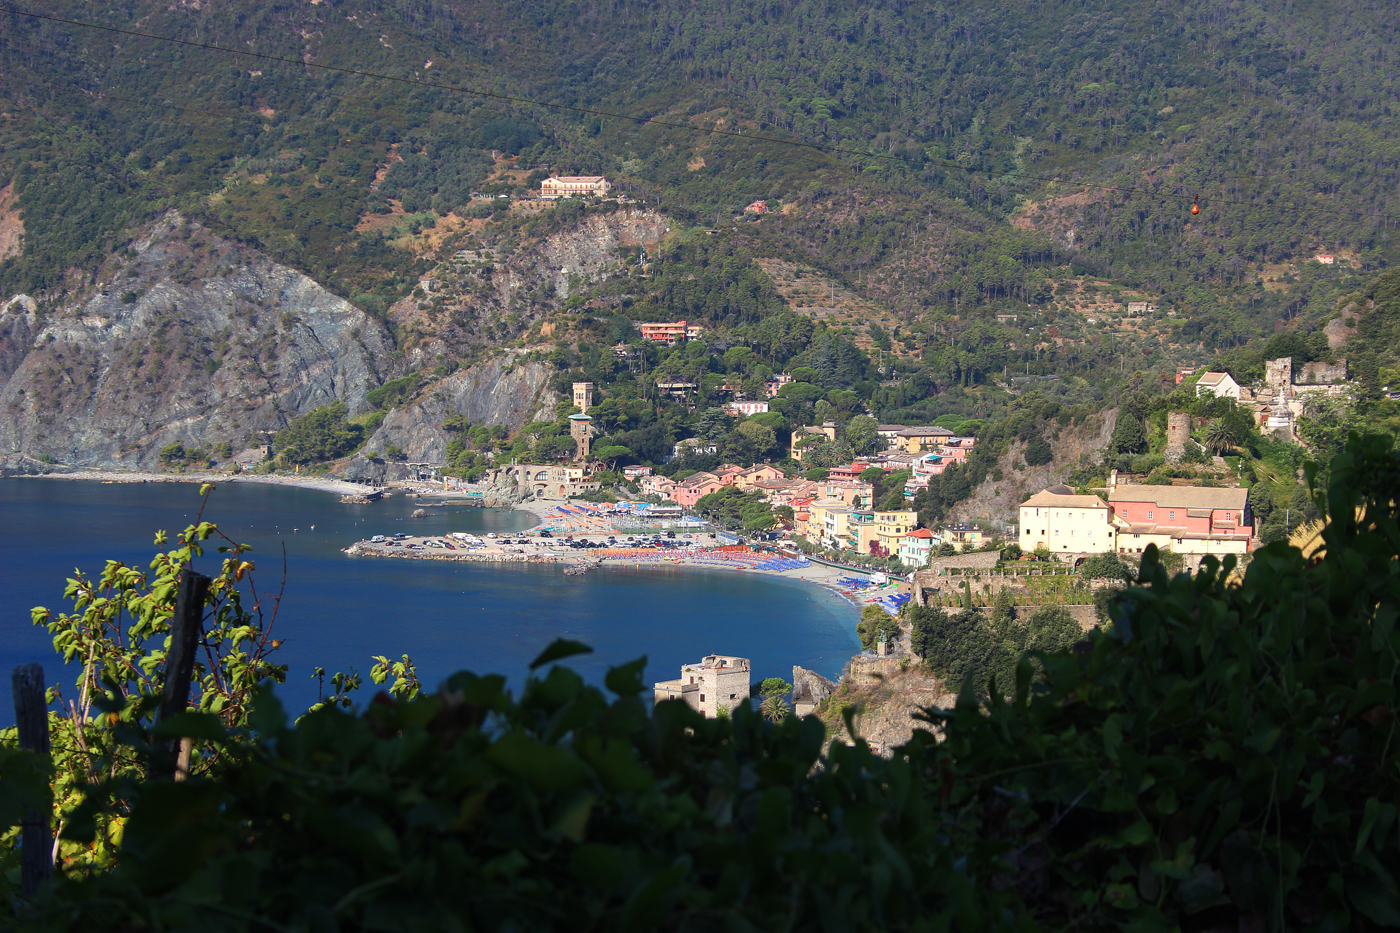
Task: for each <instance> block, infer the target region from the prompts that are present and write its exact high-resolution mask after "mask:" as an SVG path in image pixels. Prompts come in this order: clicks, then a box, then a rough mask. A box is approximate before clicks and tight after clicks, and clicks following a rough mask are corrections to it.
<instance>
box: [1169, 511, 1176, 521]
mask: <svg viewBox="0 0 1400 933" xmlns="http://www.w3.org/2000/svg"><path fill="white" fill-rule="evenodd" d="M1167 518H1170V519H1171V520H1172V521H1176V513H1175V512H1168V513H1167Z"/></svg>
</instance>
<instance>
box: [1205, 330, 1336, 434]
mask: <svg viewBox="0 0 1400 933" xmlns="http://www.w3.org/2000/svg"><path fill="white" fill-rule="evenodd" d="M1331 336H1332V335H1331V334H1329V335H1328V338H1329V341H1330V340H1331ZM1190 375H1192V374H1191V373H1190V372H1189V371H1187V372H1185V373H1178V374H1177V380H1178V382H1180V381H1182V379H1183V376H1185V377H1189V376H1190ZM1349 389H1350V386H1349V383H1348V381H1347V363H1346V360H1342V361H1340V362H1337V363H1322V362H1313V363H1304V364H1302V365H1301V366H1298V367H1297V368H1296V369H1295V367H1294V366H1293V358H1292V357H1290V356H1285V357H1280V358H1279V359H1276V360H1269V361H1268V362H1266V363H1265V364H1264V384H1263V385H1261V386H1242V385H1240V384H1239V383H1238V382H1236V381H1235V379H1234V377H1233V376H1231V375H1230V374H1229V373H1224V372H1208V373H1204V374H1203V375H1202V376H1201V377H1200V378H1199V379H1197V380H1196V395H1197V397H1201V396H1205V395H1214V396H1216V397H1217V398H1228V399H1232V400H1233V401H1234V402H1235V403H1236V404H1238V405H1239V406H1240V407H1241V408H1243V409H1244V410H1246V411H1248V412H1249V413H1250V415H1251V416H1252V417H1253V418H1254V420H1255V423H1256V424H1258V425H1259V429H1260V430H1261V431H1264V432H1265V433H1267V434H1272V435H1274V436H1275V437H1279V438H1281V439H1283V440H1295V439H1296V438H1295V436H1294V425H1295V424H1296V423H1297V419H1298V418H1299V417H1301V416H1302V414H1303V404H1304V403H1305V402H1306V401H1307V399H1308V398H1310V397H1315V396H1332V395H1345V394H1347V392H1348V391H1349Z"/></svg>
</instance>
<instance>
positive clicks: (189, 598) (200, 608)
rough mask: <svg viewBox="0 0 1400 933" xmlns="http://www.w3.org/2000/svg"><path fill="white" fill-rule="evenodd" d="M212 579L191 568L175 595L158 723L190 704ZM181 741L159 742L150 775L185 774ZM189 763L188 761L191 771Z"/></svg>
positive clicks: (181, 578) (154, 751)
mask: <svg viewBox="0 0 1400 933" xmlns="http://www.w3.org/2000/svg"><path fill="white" fill-rule="evenodd" d="M210 582H211V581H210V579H209V578H208V577H206V576H205V575H204V574H202V573H195V572H194V571H193V570H191V569H189V568H188V567H186V568H185V572H184V573H183V574H182V575H181V576H180V588H179V590H178V591H177V592H176V594H175V616H174V618H172V619H171V620H170V652H169V653H168V654H167V655H166V656H165V690H164V692H163V693H162V694H161V699H160V712H159V715H158V717H157V719H156V721H157V722H164V721H165V720H166V719H168V718H170V717H171V716H174V715H175V714H177V713H182V712H184V711H185V709H186V708H187V707H188V706H189V703H190V680H191V679H192V678H193V677H194V657H195V652H196V651H197V650H198V648H199V639H200V637H201V636H202V635H203V634H204V629H203V620H204V598H205V597H206V596H207V595H208V594H209V584H210ZM180 744H181V743H180V741H179V740H178V739H167V740H162V741H160V742H157V743H156V745H155V747H154V748H153V750H152V755H151V761H150V762H149V764H148V766H147V773H148V774H149V775H150V776H151V777H153V778H155V777H174V776H175V775H176V773H177V772H178V771H180V770H181V768H180V763H179V761H178V758H177V755H178V752H179V750H180ZM188 765H189V759H188V757H186V759H185V770H188Z"/></svg>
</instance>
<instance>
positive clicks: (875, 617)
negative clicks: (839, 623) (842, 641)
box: [856, 603, 899, 651]
mask: <svg viewBox="0 0 1400 933" xmlns="http://www.w3.org/2000/svg"><path fill="white" fill-rule="evenodd" d="M856 634H857V635H858V636H860V646H861V647H862V648H864V649H865V650H866V651H869V650H871V649H872V648H874V647H875V646H876V644H878V643H879V641H880V639H881V638H884V639H886V640H887V641H894V640H895V639H896V638H898V637H899V620H897V619H896V618H895V617H894V616H892V615H890V614H889V613H888V612H886V611H885V609H884V608H883V607H881V606H877V605H875V604H873V603H872V604H869V605H867V606H866V607H865V608H864V609H862V610H861V611H860V621H859V622H857V623H856Z"/></svg>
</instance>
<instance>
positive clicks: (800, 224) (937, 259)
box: [0, 0, 1400, 345]
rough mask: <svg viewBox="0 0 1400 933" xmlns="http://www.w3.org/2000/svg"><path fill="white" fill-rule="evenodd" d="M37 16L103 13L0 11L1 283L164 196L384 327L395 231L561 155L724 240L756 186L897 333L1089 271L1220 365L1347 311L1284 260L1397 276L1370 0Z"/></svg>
mask: <svg viewBox="0 0 1400 933" xmlns="http://www.w3.org/2000/svg"><path fill="white" fill-rule="evenodd" d="M46 9H48V10H49V11H50V12H51V13H52V14H53V15H57V16H61V17H63V18H65V19H71V20H75V21H82V22H89V21H90V22H92V23H93V26H95V27H103V28H102V29H99V28H90V27H85V26H75V25H70V24H63V23H57V22H53V21H44V20H36V19H34V18H32V17H26V16H21V15H18V14H5V16H4V19H3V32H0V36H3V45H0V76H3V77H4V78H5V79H6V80H5V82H4V83H3V88H4V90H0V101H2V102H3V118H0V146H3V151H2V152H0V181H8V179H9V178H13V179H14V191H15V192H17V194H16V195H15V197H16V198H17V200H18V204H19V208H20V211H21V214H23V215H29V216H43V217H44V218H45V220H46V223H45V224H43V225H38V226H36V225H34V224H30V227H29V229H28V233H27V236H26V238H25V240H24V243H25V249H24V251H23V252H22V253H21V254H20V255H19V256H17V257H13V258H12V259H10V260H8V261H7V263H6V264H5V265H4V266H3V267H0V290H9V291H11V292H13V291H21V290H22V291H26V292H28V293H30V294H36V295H37V294H38V293H40V292H44V293H47V292H50V291H52V290H60V291H61V290H62V289H64V288H65V287H71V285H72V282H73V276H74V273H75V272H76V270H77V269H79V268H87V267H89V266H91V265H92V264H93V263H95V262H99V261H100V258H101V256H102V254H103V251H104V247H105V246H106V245H108V244H109V243H113V242H115V241H116V239H117V238H119V237H120V234H121V231H122V230H123V229H126V228H128V227H129V226H130V225H131V224H132V223H134V222H140V221H141V220H142V219H143V218H145V217H149V215H150V212H151V211H152V209H153V208H152V205H153V204H163V205H167V206H179V207H180V208H181V209H182V210H184V211H185V212H186V213H187V214H188V215H189V216H192V217H199V218H200V219H202V220H203V221H204V222H206V223H208V224H210V225H211V226H214V227H216V228H217V229H219V230H221V231H225V232H229V233H236V234H237V235H238V236H240V237H244V238H248V239H249V240H251V241H253V242H255V243H257V244H258V245H259V246H260V247H261V248H262V249H264V250H265V251H268V252H269V253H270V254H271V255H272V256H273V257H274V258H276V259H277V260H278V261H281V262H283V263H285V264H288V265H290V266H293V267H295V268H298V269H300V270H302V271H304V272H306V273H308V274H310V275H311V276H312V277H313V278H315V279H317V280H318V281H320V282H322V283H323V284H325V285H326V286H328V287H330V288H331V289H332V290H334V291H337V292H338V293H340V294H343V295H345V296H347V297H348V298H350V299H351V300H354V301H357V302H359V303H361V304H362V305H363V306H365V307H366V308H368V309H370V310H372V311H379V310H382V309H383V308H384V307H386V306H387V305H388V304H391V303H392V302H393V301H396V300H398V299H399V298H402V297H405V296H406V295H407V293H408V292H409V291H411V290H412V288H413V286H414V283H415V282H416V281H417V278H418V276H419V275H420V274H421V273H422V272H424V271H426V269H427V264H426V262H425V260H424V259H423V257H421V256H417V255H415V254H414V252H413V251H412V250H407V249H403V248H401V240H402V237H401V236H400V232H399V231H395V230H394V229H392V227H393V223H394V222H396V221H398V220H401V221H403V223H404V225H405V226H412V225H414V224H415V223H416V224H418V225H419V226H420V227H422V226H427V227H437V228H438V229H440V230H446V229H449V228H451V229H461V228H462V226H463V225H464V224H468V223H470V222H471V221H472V220H473V219H474V218H476V217H477V215H478V214H479V213H480V211H481V210H482V209H483V208H484V207H488V206H487V205H483V204H482V202H480V201H474V200H473V195H474V194H478V195H490V196H494V195H496V194H500V193H507V194H509V193H511V192H513V191H517V190H519V191H524V190H528V188H529V187H530V186H531V185H533V184H535V183H537V181H538V178H539V177H541V176H542V174H543V173H545V172H547V171H561V170H562V171H566V172H567V171H591V172H606V173H608V174H609V176H610V177H612V178H613V179H614V180H615V182H616V183H617V185H618V186H619V189H620V190H622V191H625V192H627V193H629V194H634V195H637V196H641V197H645V198H647V199H648V201H649V202H651V203H653V204H654V205H655V206H658V207H660V208H662V209H663V210H665V211H666V212H668V213H669V214H671V215H673V216H676V217H677V218H678V219H694V220H700V221H703V222H706V223H709V222H711V221H712V220H713V222H715V223H717V224H719V223H721V222H722V221H723V219H724V218H725V217H728V216H730V215H732V214H733V213H734V212H735V211H737V210H738V209H739V208H740V207H742V206H743V205H744V204H747V203H749V202H750V201H751V200H753V199H755V198H769V199H773V201H774V202H775V204H779V205H780V206H781V210H780V211H779V212H778V213H776V214H775V215H773V216H772V217H771V219H770V221H765V224H767V225H769V226H771V228H772V236H773V238H774V241H775V244H776V245H777V246H779V247H781V248H782V249H784V250H786V251H789V252H793V253H794V255H795V256H796V258H801V256H797V255H796V254H802V255H804V256H806V257H809V258H810V259H812V260H815V261H817V262H818V263H819V264H820V265H822V266H823V267H825V268H826V269H828V270H829V271H831V272H834V273H836V274H838V275H840V276H842V277H844V278H845V279H846V280H847V283H848V284H850V285H853V286H856V287H858V288H859V289H860V290H861V291H862V292H863V293H864V294H865V297H866V298H869V299H873V300H875V301H877V302H878V303H880V304H883V305H887V306H889V307H890V308H891V309H892V310H894V311H895V312H897V313H899V314H900V315H903V316H909V315H913V314H916V313H918V312H920V311H921V310H922V309H923V308H925V307H927V306H930V305H931V306H933V307H934V308H937V309H947V311H948V312H949V313H951V314H953V315H957V314H959V313H960V312H962V311H963V310H965V309H968V308H974V307H978V306H987V305H995V304H998V303H1009V304H1013V305H1023V304H1025V303H1028V302H1029V303H1033V304H1034V303H1037V302H1040V301H1042V300H1043V299H1044V298H1045V294H1044V282H1045V280H1046V277H1047V275H1048V273H1049V271H1050V270H1051V269H1053V268H1055V267H1056V266H1059V265H1063V264H1073V265H1076V266H1079V267H1082V268H1083V269H1084V270H1090V271H1093V272H1094V273H1095V274H1096V275H1099V276H1102V277H1104V278H1106V279H1108V280H1111V281H1114V282H1118V283H1121V284H1124V285H1127V286H1130V287H1133V288H1138V289H1142V290H1143V291H1144V292H1145V293H1147V294H1149V295H1151V296H1153V297H1154V298H1158V299H1160V301H1161V302H1162V304H1163V307H1164V308H1165V307H1173V308H1175V309H1177V310H1178V311H1179V313H1180V315H1181V317H1182V323H1181V324H1180V325H1179V330H1180V333H1181V334H1182V335H1183V336H1184V337H1185V338H1188V339H1191V340H1203V341H1205V342H1206V343H1207V345H1222V344H1223V345H1230V344H1231V343H1234V342H1238V341H1239V340H1240V339H1241V338H1246V339H1247V338H1248V337H1251V336H1254V335H1257V334H1260V333H1267V332H1269V331H1270V330H1271V329H1272V327H1273V325H1274V323H1275V321H1276V320H1278V319H1283V320H1285V321H1288V320H1292V319H1294V318H1296V317H1298V316H1299V313H1300V311H1301V312H1302V314H1303V315H1304V316H1306V317H1317V316H1318V315H1324V314H1325V313H1326V311H1329V310H1330V305H1331V300H1330V297H1329V296H1328V295H1314V294H1312V293H1311V291H1310V290H1308V289H1302V290H1301V291H1300V290H1299V289H1296V288H1293V287H1291V285H1292V283H1289V284H1290V287H1287V288H1280V289H1270V288H1268V287H1264V286H1263V285H1261V283H1263V282H1264V280H1266V279H1275V278H1278V277H1279V276H1278V275H1277V270H1278V269H1279V268H1280V263H1285V264H1286V263H1287V262H1294V263H1295V264H1300V263H1303V262H1304V261H1305V260H1306V259H1308V258H1309V257H1310V256H1311V255H1312V253H1313V252H1315V251H1332V252H1336V253H1337V254H1339V255H1342V256H1344V257H1345V259H1346V261H1347V262H1350V263H1352V265H1351V266H1349V267H1348V268H1346V269H1342V268H1339V269H1337V270H1336V275H1335V276H1334V277H1339V278H1343V279H1344V278H1346V273H1354V272H1356V271H1358V270H1364V269H1372V268H1375V267H1376V266H1377V265H1378V264H1379V263H1382V262H1384V261H1385V260H1386V258H1387V257H1388V256H1389V257H1391V258H1393V256H1392V253H1393V250H1394V246H1393V243H1391V242H1390V240H1389V239H1388V238H1387V237H1386V236H1385V235H1384V223H1382V222H1381V220H1380V215H1381V214H1383V213H1385V212H1387V211H1389V212H1391V213H1393V212H1394V211H1395V210H1396V209H1397V204H1396V201H1395V198H1396V194H1395V183H1396V180H1397V178H1398V177H1400V157H1397V156H1396V154H1395V153H1396V151H1397V150H1396V148H1395V133H1396V130H1395V127H1394V123H1393V121H1392V120H1390V119H1389V114H1390V113H1392V112H1393V111H1394V110H1395V109H1396V108H1397V107H1400V101H1397V100H1396V94H1397V87H1396V85H1395V84H1394V81H1393V78H1392V77H1391V74H1392V71H1393V56H1394V55H1395V52H1394V46H1393V44H1392V43H1393V40H1394V30H1395V26H1394V23H1393V22H1392V21H1391V20H1390V18H1388V17H1386V16H1385V15H1384V14H1383V13H1382V12H1381V11H1380V10H1379V9H1378V8H1375V7H1373V6H1371V5H1366V4H1363V3H1360V2H1358V0H1333V2H1329V3H1323V4H1317V5H1314V6H1312V7H1309V8H1308V9H1307V10H1305V11H1304V10H1292V9H1290V10H1289V11H1287V12H1284V11H1282V10H1278V9H1275V8H1274V7H1272V6H1271V5H1262V4H1247V5H1244V6H1241V7H1238V8H1230V9H1228V10H1221V11H1217V12H1215V13H1211V14H1209V15H1207V14H1206V13H1204V12H1203V11H1201V10H1199V9H1198V8H1197V7H1195V6H1192V5H1190V4H1186V3H1184V2H1181V0H1173V2H1169V3H1166V4H1148V3H1133V4H1128V5H1126V6H1125V5H1123V4H1119V3H1109V2H1108V0H1094V2H1091V3H1090V4H1088V5H1087V6H1086V5H1084V4H1068V3H1058V2H1056V3H1047V4H1041V5H1039V6H1038V7H1037V13H1036V15H1035V16H1031V17H1026V16H1024V15H1023V12H1024V10H1023V6H1022V5H1021V4H1012V3H1008V2H997V3H993V4H990V5H978V6H975V7H974V6H971V5H962V4H955V5H953V6H951V7H946V8H939V9H938V10H936V11H935V10H922V9H915V8H910V7H906V6H905V5H903V4H897V3H893V2H877V3H874V4H871V5H868V6H867V7H864V8H862V10H861V12H860V13H859V14H858V15H852V14H851V13H850V11H849V10H848V9H846V8H844V7H837V6H835V5H832V4H830V3H824V2H821V0H803V2H792V3H786V4H779V5H777V6H770V7H764V8H754V7H752V6H751V5H744V4H736V3H734V2H733V0H703V2H700V3H698V4H689V5H685V6H668V5H663V6H660V7H655V8H648V9H647V10H645V11H643V10H639V9H633V8H631V7H627V6H616V5H611V4H598V3H584V4H569V5H560V4H555V3H550V2H542V0H535V2H508V0H445V2H441V3H436V4H433V5H431V7H429V6H428V5H414V4H409V5H404V6H399V7H393V8H389V7H383V6H381V5H378V4H376V3H372V2H366V0H352V2H348V3H341V4H336V5H333V6H332V5H316V4H313V5H310V6H296V7H288V6H284V5H279V4H273V3H269V2H266V0H255V2H250V3H246V4H240V5H239V8H238V10H237V11H236V12H235V11H231V10H223V9H215V8H207V9H206V8H201V9H199V10H195V9H193V8H191V9H185V8H183V7H167V6H165V5H161V4H156V3H153V2H151V0H126V2H124V3H122V4H120V5H118V6H110V7H107V8H105V9H98V10H94V9H92V8H91V7H89V6H88V5H83V4H78V3H75V2H72V0H62V2H59V3H57V4H54V5H51V7H49V8H46ZM581 26H583V28H580V27H581ZM104 29H106V30H107V31H103V30H104ZM111 30H122V31H111ZM157 36H159V37H170V38H175V39H181V40H185V41H187V42H192V43H197V44H198V45H199V46H213V47H216V49H215V50H211V49H210V48H205V47H195V46H192V45H186V46H180V45H174V44H172V43H170V42H165V41H161V40H159V39H156V38H152V37H157ZM217 49H229V50H234V51H218V50H217ZM244 53H246V54H244ZM249 55H254V56H262V57H254V58H250V57H249ZM1332 76H1338V77H1336V78H1335V79H1334V78H1333V77H1332ZM1341 76H1344V77H1341ZM459 89H467V90H466V91H462V90H459ZM499 95H504V96H505V97H508V98H510V100H504V99H502V98H501V96H499ZM531 101H539V102H541V103H540V104H536V103H531ZM569 108H580V109H581V110H586V111H601V112H607V113H614V112H615V113H622V114H627V115H629V116H631V117H634V118H638V119H647V120H656V121H661V122H660V123H650V124H648V123H637V122H634V120H629V119H617V118H612V117H604V116H600V115H599V114H598V113H584V112H580V110H579V109H569ZM1300 115H1302V118H1301V119H1300ZM663 124H664V125H663ZM787 143H810V144H815V145H818V146H824V147H832V148H833V149H834V150H837V151H825V152H824V151H820V150H817V149H812V148H805V149H804V148H793V147H792V146H790V145H787ZM500 154H503V155H505V156H511V157H513V158H515V161H514V162H513V163H511V166H510V169H511V170H510V171H504V170H503V166H502V164H501V162H500V161H499V158H497V157H496V156H498V155H500ZM1052 178H1053V179H1060V181H1049V180H1047V179H1052ZM1094 184H1106V185H1110V186H1117V187H1115V188H1110V189H1105V188H1094V187H1085V186H1086V185H1094ZM1193 201H1199V202H1201V203H1202V204H1203V205H1204V208H1205V210H1204V211H1203V212H1202V213H1201V214H1200V215H1199V216H1193V215H1191V214H1190V212H1189V207H1190V205H1191V203H1192V202H1193ZM1013 222H1014V223H1013ZM386 223H387V224H389V229H388V232H390V233H391V234H393V235H392V236H391V237H389V238H387V239H386V238H385V237H384V235H383V234H384V233H385V232H386V227H385V224H386ZM765 254H766V253H762V252H760V255H765ZM771 255H779V256H781V255H783V253H781V252H780V253H772V254H771ZM1339 285H1344V283H1339ZM1334 290H1335V289H1334ZM1300 301H1301V303H1302V307H1301V308H1300V307H1299V302H1300Z"/></svg>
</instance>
